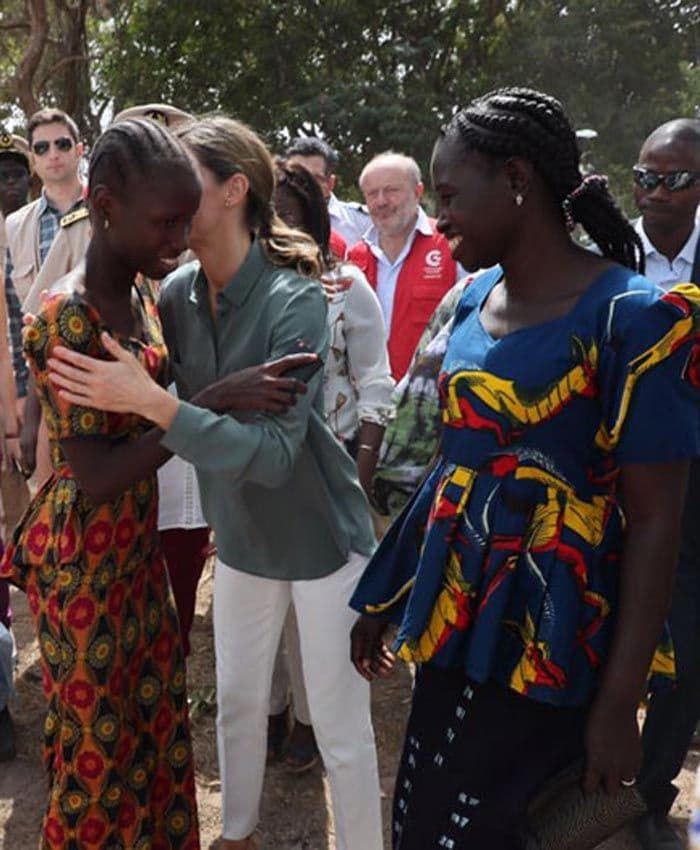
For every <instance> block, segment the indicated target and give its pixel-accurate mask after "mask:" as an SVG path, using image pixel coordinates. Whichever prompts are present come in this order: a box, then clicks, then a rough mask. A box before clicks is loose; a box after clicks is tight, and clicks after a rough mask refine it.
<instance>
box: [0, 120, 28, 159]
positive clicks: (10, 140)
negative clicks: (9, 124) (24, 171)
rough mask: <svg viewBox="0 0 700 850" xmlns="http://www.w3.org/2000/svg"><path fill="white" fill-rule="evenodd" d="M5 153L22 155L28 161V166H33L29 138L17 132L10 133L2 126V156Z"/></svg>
mask: <svg viewBox="0 0 700 850" xmlns="http://www.w3.org/2000/svg"><path fill="white" fill-rule="evenodd" d="M3 155H10V156H13V157H21V158H22V159H23V160H24V162H25V163H26V165H27V168H28V169H30V168H31V166H30V163H29V144H28V143H27V140H26V139H23V138H22V137H21V136H18V135H17V134H16V133H8V132H7V130H5V129H4V128H2V127H0V156H3Z"/></svg>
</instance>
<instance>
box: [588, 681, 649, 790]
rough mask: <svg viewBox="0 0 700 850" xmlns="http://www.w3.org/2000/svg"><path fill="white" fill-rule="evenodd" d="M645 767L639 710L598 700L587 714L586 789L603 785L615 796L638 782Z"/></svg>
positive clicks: (593, 788)
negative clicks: (643, 763)
mask: <svg viewBox="0 0 700 850" xmlns="http://www.w3.org/2000/svg"><path fill="white" fill-rule="evenodd" d="M641 766H642V742H641V738H640V735H639V726H638V724H637V711H636V707H626V708H624V709H623V708H621V707H619V706H615V705H612V704H610V703H609V702H607V701H606V700H604V699H601V698H600V697H598V698H597V699H596V700H595V702H594V703H593V706H592V708H591V711H590V713H589V715H588V722H587V728H586V770H585V773H584V778H583V789H584V791H585V792H586V793H591V792H593V791H596V790H597V789H598V788H599V787H600V786H601V785H602V787H603V788H604V789H605V790H606V791H607V792H608V794H614V793H616V792H617V791H619V790H620V787H621V786H622V785H630V784H632V783H633V781H635V780H636V778H637V776H638V774H639V771H640V769H641Z"/></svg>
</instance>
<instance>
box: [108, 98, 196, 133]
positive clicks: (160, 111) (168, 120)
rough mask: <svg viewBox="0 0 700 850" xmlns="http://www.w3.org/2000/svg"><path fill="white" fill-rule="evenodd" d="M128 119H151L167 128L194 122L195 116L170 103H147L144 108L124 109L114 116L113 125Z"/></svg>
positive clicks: (131, 107)
mask: <svg viewBox="0 0 700 850" xmlns="http://www.w3.org/2000/svg"><path fill="white" fill-rule="evenodd" d="M127 118H150V119H151V121H157V122H158V123H159V124H165V126H166V127H175V126H177V125H178V124H182V123H184V122H185V121H192V120H193V118H194V115H190V114H189V112H185V111H184V110H182V109H178V108H177V106H170V104H168V103H146V104H144V105H142V106H130V107H129V108H128V109H122V111H121V112H119V113H118V114H117V115H115V116H114V121H113V122H112V123H113V124H116V123H117V122H118V121H125V120H126V119H127Z"/></svg>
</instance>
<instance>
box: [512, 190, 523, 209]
mask: <svg viewBox="0 0 700 850" xmlns="http://www.w3.org/2000/svg"><path fill="white" fill-rule="evenodd" d="M513 200H514V201H515V206H516V207H522V205H523V196H522V194H521V193H520V192H518V194H517V195H516V196H515V198H513Z"/></svg>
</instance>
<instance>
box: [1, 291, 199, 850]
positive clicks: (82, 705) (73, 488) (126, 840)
mask: <svg viewBox="0 0 700 850" xmlns="http://www.w3.org/2000/svg"><path fill="white" fill-rule="evenodd" d="M137 291H138V293H139V298H140V300H141V304H142V307H143V309H144V315H145V327H144V334H143V338H142V339H138V340H137V339H125V338H121V339H120V342H121V343H122V345H124V346H125V347H126V348H128V349H129V350H130V351H131V352H132V353H133V354H134V355H135V356H136V357H137V358H138V359H139V360H140V362H141V363H142V364H143V365H144V367H145V368H146V369H147V370H148V372H149V373H150V375H151V376H152V377H154V378H156V379H159V380H161V382H162V380H163V378H164V376H165V375H164V373H165V369H166V357H167V353H166V349H165V345H164V343H163V338H162V334H161V330H160V324H159V321H158V318H157V314H156V309H155V304H154V302H153V300H152V297H151V293H150V290H149V287H148V285H147V283H146V282H144V281H140V282H139V284H138V290H137ZM102 330H106V328H105V326H104V325H103V323H102V321H101V319H100V317H99V314H98V313H97V312H96V311H95V310H94V308H93V307H91V306H90V305H89V304H88V303H87V302H86V301H85V300H84V299H83V297H82V296H81V295H79V294H77V293H71V294H68V295H67V294H57V295H55V296H53V297H50V298H49V299H48V300H47V301H46V302H45V305H44V307H43V309H42V311H41V313H40V314H39V315H38V317H37V318H36V319H35V320H34V322H33V323H32V324H31V325H30V326H29V327H28V328H27V329H26V330H25V334H24V348H25V352H26V355H27V359H28V361H29V364H30V367H31V369H32V371H33V373H34V376H35V380H36V385H37V391H38V393H39V396H40V399H41V403H42V410H43V413H44V416H45V417H46V422H47V426H48V431H49V439H50V446H51V456H52V461H53V465H54V470H55V471H54V474H53V475H52V476H51V478H50V479H49V480H48V481H47V482H46V484H45V485H44V486H43V487H42V488H41V489H40V490H39V492H38V493H37V495H36V496H35V498H34V499H33V500H32V502H31V504H30V506H29V508H28V510H27V512H26V514H25V516H24V518H23V519H22V521H21V522H20V523H19V525H18V527H17V529H16V531H15V534H14V538H13V540H12V542H11V545H10V546H9V547H8V549H7V551H6V553H5V557H4V559H3V561H2V563H1V564H0V576H2V577H4V578H9V579H10V580H11V581H13V582H14V583H15V584H17V585H18V586H19V587H21V588H22V589H24V590H25V591H26V593H27V597H28V602H29V607H30V609H31V613H32V617H33V619H34V623H35V627H36V631H37V634H38V637H39V646H40V651H41V664H42V669H43V688H44V694H45V696H46V699H47V701H48V713H47V717H46V723H45V730H44V731H45V744H44V761H45V766H46V770H47V773H48V777H49V789H50V790H49V802H48V808H47V811H46V814H45V816H44V822H43V829H42V839H41V848H42V850H68V848H74V847H88V846H89V847H104V848H107V850H126V848H134V850H137V848H138V850H146V848H148V850H170V849H171V848H172V850H175V848H178V850H199V839H198V826H197V815H196V808H195V786H194V769H193V763H192V751H191V743H190V735H189V727H188V720H187V694H186V685H185V665H184V656H183V652H182V647H181V643H180V637H179V629H178V622H177V614H176V611H175V607H174V603H173V600H172V595H171V591H170V586H169V583H168V578H167V571H166V567H165V562H164V559H163V556H162V554H161V551H160V548H159V542H158V534H157V527H156V520H157V485H156V479H155V475H153V476H150V477H148V478H144V479H142V480H140V481H138V482H136V483H135V484H133V485H132V486H131V487H129V488H128V489H127V490H126V491H125V492H124V493H123V494H122V495H120V496H119V497H118V498H116V499H114V500H113V501H108V502H102V503H97V502H93V501H92V500H91V499H90V497H89V496H87V495H86V494H85V493H84V492H83V491H81V489H80V486H79V484H78V482H77V481H76V479H75V477H74V475H73V472H72V470H71V468H70V466H69V465H68V463H67V460H66V458H65V456H64V454H63V452H62V450H61V445H60V441H61V440H66V439H85V438H91V437H98V436H99V437H103V438H104V437H107V438H110V439H113V440H115V441H116V440H133V439H136V438H137V437H138V436H139V435H140V434H142V433H143V432H144V431H145V430H146V429H147V428H148V427H149V423H147V422H145V421H144V420H141V419H139V418H138V417H136V416H134V415H118V414H109V413H101V412H99V411H97V410H92V409H87V408H81V407H76V406H73V405H71V404H69V403H67V402H66V401H65V400H63V399H62V398H61V397H60V396H59V395H58V394H57V393H56V391H55V389H54V388H53V387H51V386H50V385H49V382H48V376H47V359H48V358H49V357H50V356H51V352H52V350H53V349H54V348H55V347H56V346H58V345H63V346H67V347H69V348H72V349H74V350H76V351H79V352H81V353H84V354H88V355H92V356H96V357H102V358H107V357H108V355H107V353H106V351H105V350H104V348H103V346H102V344H101V342H100V339H99V335H100V332H101V331H102Z"/></svg>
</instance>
